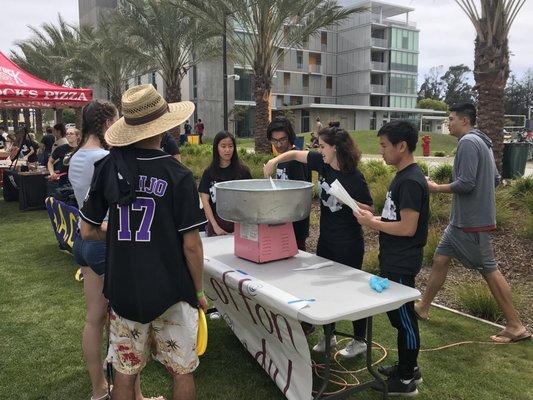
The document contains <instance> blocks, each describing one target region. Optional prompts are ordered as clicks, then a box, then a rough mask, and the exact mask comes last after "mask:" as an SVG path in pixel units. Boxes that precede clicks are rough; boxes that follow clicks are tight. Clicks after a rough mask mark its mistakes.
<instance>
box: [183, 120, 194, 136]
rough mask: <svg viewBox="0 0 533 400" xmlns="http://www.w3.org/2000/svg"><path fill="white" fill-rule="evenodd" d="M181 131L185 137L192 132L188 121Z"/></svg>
mask: <svg viewBox="0 0 533 400" xmlns="http://www.w3.org/2000/svg"><path fill="white" fill-rule="evenodd" d="M183 130H184V132H185V136H189V135H190V134H191V132H192V126H191V124H189V121H188V120H187V121H185V125H184V126H183Z"/></svg>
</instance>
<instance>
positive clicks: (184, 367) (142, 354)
mask: <svg viewBox="0 0 533 400" xmlns="http://www.w3.org/2000/svg"><path fill="white" fill-rule="evenodd" d="M109 319H110V328H109V339H110V343H109V351H108V354H107V362H110V363H112V364H113V367H114V368H115V370H116V371H118V372H120V373H122V374H125V375H135V374H137V373H139V372H140V371H141V370H142V369H143V368H144V366H145V365H146V362H147V361H148V359H149V357H150V353H151V351H152V353H153V354H152V355H153V357H154V358H155V359H156V360H157V361H159V362H160V363H161V364H163V365H164V366H165V368H166V369H167V371H168V372H169V373H171V374H172V375H176V374H177V375H181V374H188V373H191V372H193V371H194V370H195V369H196V368H197V367H198V364H199V360H198V356H197V355H196V337H197V334H198V310H197V309H196V308H194V307H192V306H191V305H190V304H189V303H187V302H184V301H182V302H179V303H176V304H174V305H173V306H172V307H170V308H168V309H167V310H166V311H165V312H164V313H163V314H161V315H160V316H159V317H157V318H156V319H155V320H153V321H152V322H149V323H147V324H141V323H140V322H135V321H130V320H128V319H126V318H123V317H121V316H119V315H118V314H117V313H115V312H114V311H113V310H111V313H110V317H109Z"/></svg>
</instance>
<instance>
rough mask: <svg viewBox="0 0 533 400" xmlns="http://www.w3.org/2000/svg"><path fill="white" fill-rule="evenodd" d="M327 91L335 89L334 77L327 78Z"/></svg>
mask: <svg viewBox="0 0 533 400" xmlns="http://www.w3.org/2000/svg"><path fill="white" fill-rule="evenodd" d="M326 89H333V77H331V76H326Z"/></svg>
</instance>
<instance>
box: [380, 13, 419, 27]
mask: <svg viewBox="0 0 533 400" xmlns="http://www.w3.org/2000/svg"><path fill="white" fill-rule="evenodd" d="M370 21H372V22H374V23H376V24H381V25H386V26H393V25H394V26H400V27H404V28H413V29H414V28H416V22H411V21H405V22H404V21H398V20H394V19H387V18H383V17H382V16H381V15H379V14H372V16H371V17H370Z"/></svg>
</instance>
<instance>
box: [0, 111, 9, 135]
mask: <svg viewBox="0 0 533 400" xmlns="http://www.w3.org/2000/svg"><path fill="white" fill-rule="evenodd" d="M8 119H9V117H8V113H7V110H6V109H5V108H2V123H1V124H0V128H2V129H3V130H5V131H6V132H7V128H8V127H9V121H8Z"/></svg>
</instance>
